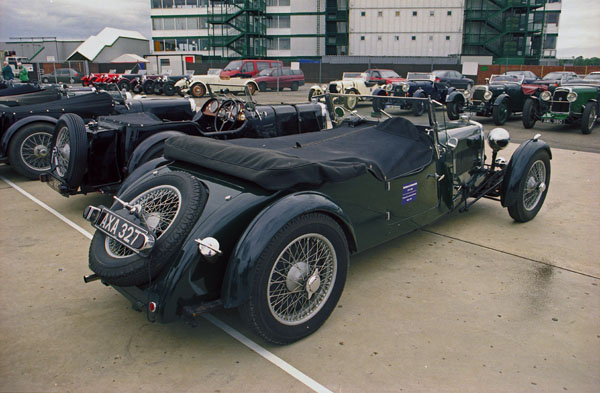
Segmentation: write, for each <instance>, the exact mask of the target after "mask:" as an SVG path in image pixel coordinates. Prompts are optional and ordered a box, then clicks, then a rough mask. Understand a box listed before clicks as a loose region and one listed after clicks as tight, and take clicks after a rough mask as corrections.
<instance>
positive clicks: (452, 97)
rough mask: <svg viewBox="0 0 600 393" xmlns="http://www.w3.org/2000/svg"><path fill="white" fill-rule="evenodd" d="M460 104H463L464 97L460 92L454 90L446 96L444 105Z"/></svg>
mask: <svg viewBox="0 0 600 393" xmlns="http://www.w3.org/2000/svg"><path fill="white" fill-rule="evenodd" d="M454 101H456V102H460V103H462V104H463V105H464V104H465V96H464V95H463V93H462V92H460V91H458V90H454V91H453V92H452V93H450V94H448V95H447V96H446V103H449V102H454Z"/></svg>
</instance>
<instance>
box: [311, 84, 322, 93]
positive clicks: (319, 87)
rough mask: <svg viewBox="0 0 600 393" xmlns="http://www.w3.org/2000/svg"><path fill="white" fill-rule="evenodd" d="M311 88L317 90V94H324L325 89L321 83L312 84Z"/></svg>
mask: <svg viewBox="0 0 600 393" xmlns="http://www.w3.org/2000/svg"><path fill="white" fill-rule="evenodd" d="M310 90H314V91H315V95H321V94H323V89H321V86H319V85H312V86H311V87H310Z"/></svg>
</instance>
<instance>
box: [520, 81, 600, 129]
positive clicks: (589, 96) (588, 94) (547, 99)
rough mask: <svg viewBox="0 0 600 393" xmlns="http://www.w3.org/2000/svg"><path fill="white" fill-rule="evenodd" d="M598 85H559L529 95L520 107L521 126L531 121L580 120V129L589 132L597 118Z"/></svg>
mask: <svg viewBox="0 0 600 393" xmlns="http://www.w3.org/2000/svg"><path fill="white" fill-rule="evenodd" d="M599 92H600V87H598V86H593V85H563V86H561V87H557V88H556V90H554V94H551V93H550V92H549V91H547V92H544V93H542V94H541V95H540V96H539V97H531V98H530V99H529V100H527V101H526V102H525V106H524V108H523V126H524V127H525V128H532V127H533V126H534V125H535V122H536V121H538V120H540V121H541V122H542V123H550V124H570V123H580V125H581V132H582V133H584V134H589V133H591V132H592V130H593V129H594V126H595V124H596V123H597V121H598V109H599V108H598V100H599V98H600V97H599V96H600V93H599Z"/></svg>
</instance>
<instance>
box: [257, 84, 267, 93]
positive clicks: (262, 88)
mask: <svg viewBox="0 0 600 393" xmlns="http://www.w3.org/2000/svg"><path fill="white" fill-rule="evenodd" d="M258 90H260V91H267V84H266V83H265V82H260V83H259V84H258Z"/></svg>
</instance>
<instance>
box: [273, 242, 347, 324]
mask: <svg viewBox="0 0 600 393" xmlns="http://www.w3.org/2000/svg"><path fill="white" fill-rule="evenodd" d="M336 272H337V257H336V254H335V249H334V247H333V245H332V244H331V242H330V241H329V240H328V239H327V238H326V237H324V236H323V235H320V234H317V233H311V234H306V235H302V236H300V237H298V238H296V239H294V240H293V241H292V242H290V243H289V244H288V245H287V246H286V247H285V248H284V249H283V251H282V252H281V253H280V254H279V256H278V257H277V260H276V261H275V264H274V265H273V268H272V269H271V274H270V276H269V285H268V288H267V301H268V305H269V310H270V311H271V314H272V315H273V317H274V318H275V319H276V320H277V321H278V322H280V323H282V324H284V325H298V324H301V323H303V322H305V321H307V320H309V319H310V318H312V317H313V316H314V315H315V314H316V313H318V312H319V311H320V310H321V308H322V307H323V305H324V304H325V302H326V301H327V299H328V298H329V296H330V295H331V292H332V290H333V287H334V283H335V276H336Z"/></svg>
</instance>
